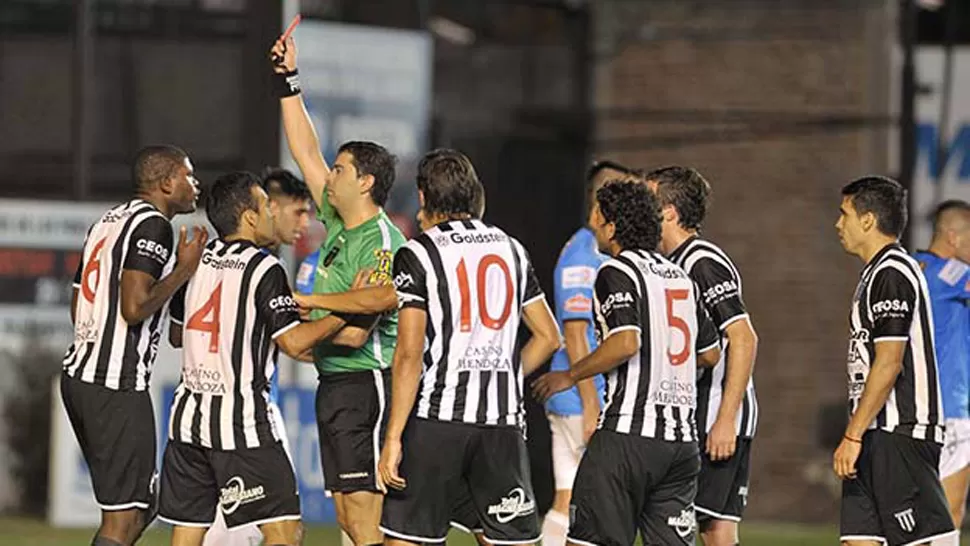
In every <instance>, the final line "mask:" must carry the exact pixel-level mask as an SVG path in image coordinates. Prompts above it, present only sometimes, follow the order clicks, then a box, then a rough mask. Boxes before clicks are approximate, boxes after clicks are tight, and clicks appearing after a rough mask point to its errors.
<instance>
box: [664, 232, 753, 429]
mask: <svg viewBox="0 0 970 546" xmlns="http://www.w3.org/2000/svg"><path fill="white" fill-rule="evenodd" d="M670 260H671V261H672V262H674V263H675V264H677V265H679V266H680V267H682V268H683V269H684V271H686V272H687V274H688V275H690V278H691V279H693V281H694V282H695V283H696V284H697V287H698V288H699V289H700V298H701V303H702V304H703V305H704V308H705V309H706V310H707V312H708V314H710V315H711V319H713V320H714V324H715V325H716V326H717V327H718V329H719V330H720V331H721V333H722V339H721V342H722V350H721V361H720V362H718V363H717V365H716V366H714V367H713V368H705V369H704V370H702V371H701V372H700V374H699V375H698V378H697V422H698V423H699V424H700V425H701V426H703V431H702V435H706V434H707V433H708V432H710V430H711V427H713V426H714V421H715V420H716V419H717V412H718V410H719V409H720V407H721V397H722V395H723V394H724V384H725V381H726V380H727V375H726V373H725V372H726V371H727V366H730V363H728V362H727V357H728V356H727V355H728V339H727V336H726V335H724V329H725V328H727V327H728V325H729V324H731V323H733V322H735V321H738V320H742V319H747V318H748V311H747V309H746V308H745V306H744V299H743V296H742V292H743V289H742V286H741V273H740V272H739V271H738V268H737V267H735V265H734V262H733V261H731V258H729V257H728V255H727V254H726V253H725V252H724V251H723V250H721V248H720V247H718V246H717V245H715V244H714V243H712V242H710V241H706V240H704V239H701V238H698V237H696V236H695V237H691V238H690V239H688V240H687V241H685V242H684V243H683V244H681V245H680V246H679V247H678V248H677V249H676V250H674V251H673V252H672V253H671V254H670ZM757 428H758V398H757V396H755V391H754V378H751V379H749V380H748V386H747V388H746V390H745V393H744V399H743V400H742V402H741V411H739V412H738V417H737V422H736V423H735V429H736V430H737V433H738V436H740V437H742V438H752V437H754V434H755V431H756V429H757Z"/></svg>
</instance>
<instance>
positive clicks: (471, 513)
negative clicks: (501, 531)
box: [450, 485, 484, 534]
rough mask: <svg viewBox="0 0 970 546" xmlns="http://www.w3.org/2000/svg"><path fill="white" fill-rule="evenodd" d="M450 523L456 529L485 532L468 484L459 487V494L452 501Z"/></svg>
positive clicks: (467, 531)
mask: <svg viewBox="0 0 970 546" xmlns="http://www.w3.org/2000/svg"><path fill="white" fill-rule="evenodd" d="M450 523H451V526H452V527H454V528H455V529H458V530H459V531H464V532H466V533H469V534H475V533H481V532H484V529H482V522H481V520H479V519H478V509H477V508H475V501H473V500H472V494H471V491H469V490H468V487H467V485H466V486H465V487H459V488H458V492H457V496H456V497H455V499H454V500H453V501H452V502H451V520H450Z"/></svg>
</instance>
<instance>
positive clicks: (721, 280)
mask: <svg viewBox="0 0 970 546" xmlns="http://www.w3.org/2000/svg"><path fill="white" fill-rule="evenodd" d="M689 273H690V277H691V279H693V280H694V282H695V283H696V284H697V286H698V287H699V288H700V294H699V297H700V300H701V302H702V303H703V304H704V307H706V308H707V310H708V312H709V313H710V315H711V320H713V321H714V324H715V326H717V327H718V328H719V329H721V330H723V329H724V328H726V327H727V326H728V325H729V324H731V323H732V322H734V321H736V320H739V319H741V318H744V317H746V316H747V314H748V312H747V310H746V309H745V307H744V300H742V299H741V279H739V278H738V276H737V275H736V274H735V273H734V270H733V269H732V268H731V267H729V266H728V265H727V264H726V263H724V262H722V261H721V260H719V259H715V258H712V257H704V258H701V259H699V260H697V262H696V263H695V264H694V265H693V267H691V269H690V272H689Z"/></svg>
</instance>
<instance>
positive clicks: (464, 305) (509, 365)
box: [394, 220, 545, 427]
mask: <svg viewBox="0 0 970 546" xmlns="http://www.w3.org/2000/svg"><path fill="white" fill-rule="evenodd" d="M394 285H395V287H396V288H397V294H398V300H399V306H400V307H401V308H402V309H403V308H408V307H416V308H420V309H423V310H425V311H427V313H428V326H427V334H426V336H427V338H426V344H425V353H424V370H423V375H422V378H421V385H420V387H419V390H418V399H417V404H416V410H415V415H416V416H417V417H419V418H424V419H436V420H440V421H454V422H462V423H472V424H478V425H509V426H520V427H521V426H524V415H523V405H522V392H523V391H522V389H523V385H522V382H523V377H522V369H521V367H520V365H519V364H520V363H519V355H518V353H517V352H516V335H517V333H518V329H519V324H520V322H521V318H522V308H523V307H525V306H527V305H529V304H531V303H533V302H538V301H544V297H545V296H544V294H543V293H542V289H541V288H539V283H538V281H537V280H536V277H535V273H534V272H533V269H532V264H531V263H530V261H529V256H528V254H527V253H526V251H525V249H524V248H523V247H522V245H521V244H520V243H519V242H518V241H516V240H515V239H514V238H512V237H510V236H508V235H507V234H506V233H505V232H503V231H502V230H501V229H499V228H497V227H494V226H489V225H486V224H484V223H482V222H481V221H478V220H465V221H454V222H446V223H442V224H439V225H437V226H435V227H433V228H431V229H429V230H427V231H425V232H424V233H422V234H420V235H418V236H417V237H415V238H414V239H412V240H411V241H408V243H407V244H406V245H405V246H403V247H401V249H399V250H398V251H397V254H396V255H395V256H394Z"/></svg>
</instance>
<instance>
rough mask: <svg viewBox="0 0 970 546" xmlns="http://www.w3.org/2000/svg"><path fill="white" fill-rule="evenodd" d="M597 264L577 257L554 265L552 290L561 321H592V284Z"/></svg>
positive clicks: (568, 258)
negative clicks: (553, 285) (554, 283)
mask: <svg viewBox="0 0 970 546" xmlns="http://www.w3.org/2000/svg"><path fill="white" fill-rule="evenodd" d="M596 267H597V264H595V263H593V262H592V260H584V259H582V258H581V257H578V256H575V255H573V256H566V257H564V258H563V259H562V260H560V263H558V264H556V273H555V282H556V285H555V287H554V288H553V291H554V294H555V297H556V309H557V311H558V312H559V316H560V317H562V320H563V321H567V320H586V321H591V320H593V283H594V282H595V281H596Z"/></svg>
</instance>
